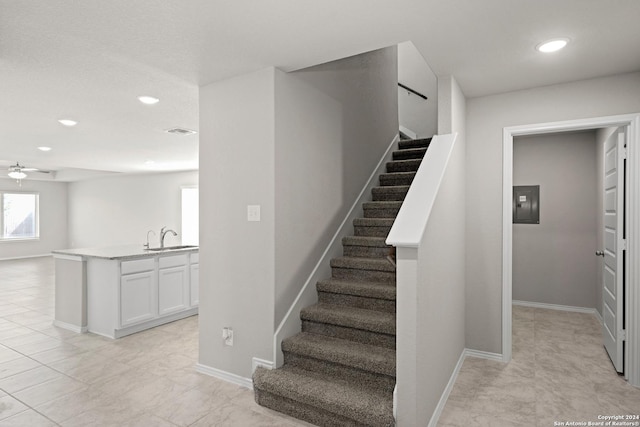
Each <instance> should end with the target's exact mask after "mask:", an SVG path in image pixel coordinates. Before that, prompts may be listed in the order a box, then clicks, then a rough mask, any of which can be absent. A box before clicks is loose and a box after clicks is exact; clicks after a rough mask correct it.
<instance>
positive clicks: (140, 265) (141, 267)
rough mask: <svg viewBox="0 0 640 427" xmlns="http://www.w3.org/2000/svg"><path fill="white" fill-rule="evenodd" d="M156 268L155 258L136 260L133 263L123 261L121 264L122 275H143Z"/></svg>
mask: <svg viewBox="0 0 640 427" xmlns="http://www.w3.org/2000/svg"><path fill="white" fill-rule="evenodd" d="M154 268H155V261H154V259H153V258H144V259H136V260H133V261H122V263H121V264H120V274H132V273H141V272H143V271H151V270H153V269H154Z"/></svg>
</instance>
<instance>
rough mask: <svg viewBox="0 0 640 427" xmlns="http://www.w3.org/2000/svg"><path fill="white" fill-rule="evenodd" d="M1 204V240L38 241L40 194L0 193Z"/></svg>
mask: <svg viewBox="0 0 640 427" xmlns="http://www.w3.org/2000/svg"><path fill="white" fill-rule="evenodd" d="M0 202H1V204H2V216H0V225H1V226H2V235H1V236H0V239H1V240H21V239H37V238H38V237H39V236H40V227H39V224H38V216H39V215H38V194H34V193H1V192H0Z"/></svg>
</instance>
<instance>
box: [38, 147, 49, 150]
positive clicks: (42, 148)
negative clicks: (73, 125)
mask: <svg viewBox="0 0 640 427" xmlns="http://www.w3.org/2000/svg"><path fill="white" fill-rule="evenodd" d="M38 150H40V151H51V147H38Z"/></svg>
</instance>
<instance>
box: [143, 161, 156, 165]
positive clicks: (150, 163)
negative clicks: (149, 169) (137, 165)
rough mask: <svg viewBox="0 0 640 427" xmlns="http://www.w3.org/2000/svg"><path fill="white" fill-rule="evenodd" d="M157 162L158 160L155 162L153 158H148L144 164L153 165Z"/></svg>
mask: <svg viewBox="0 0 640 427" xmlns="http://www.w3.org/2000/svg"><path fill="white" fill-rule="evenodd" d="M155 163H156V162H154V161H153V160H146V161H145V162H144V164H145V165H153V164H155Z"/></svg>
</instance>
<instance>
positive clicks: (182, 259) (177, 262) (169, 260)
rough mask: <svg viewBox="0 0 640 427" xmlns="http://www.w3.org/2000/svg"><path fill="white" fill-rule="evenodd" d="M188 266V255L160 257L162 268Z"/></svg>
mask: <svg viewBox="0 0 640 427" xmlns="http://www.w3.org/2000/svg"><path fill="white" fill-rule="evenodd" d="M183 265H187V255H174V256H163V257H160V268H169V267H180V266H183Z"/></svg>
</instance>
